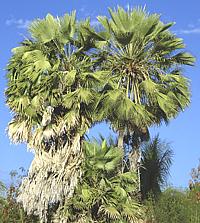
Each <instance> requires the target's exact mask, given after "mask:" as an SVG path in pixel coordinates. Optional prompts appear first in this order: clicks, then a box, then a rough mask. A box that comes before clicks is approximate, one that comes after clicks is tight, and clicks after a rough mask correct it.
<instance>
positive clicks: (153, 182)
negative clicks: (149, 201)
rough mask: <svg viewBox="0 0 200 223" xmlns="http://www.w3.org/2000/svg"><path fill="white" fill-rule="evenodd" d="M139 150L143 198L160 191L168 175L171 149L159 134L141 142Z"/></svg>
mask: <svg viewBox="0 0 200 223" xmlns="http://www.w3.org/2000/svg"><path fill="white" fill-rule="evenodd" d="M141 150H142V162H141V168H140V174H141V194H142V198H143V199H145V198H147V197H148V195H150V194H153V195H154V196H157V195H158V194H159V193H160V192H161V187H162V186H163V185H164V183H166V180H167V177H168V175H169V168H170V167H171V164H172V156H173V151H172V149H171V148H170V145H169V144H168V143H166V142H164V141H161V140H160V138H159V135H157V136H155V138H153V139H152V140H150V141H148V142H146V143H143V144H142V145H141Z"/></svg>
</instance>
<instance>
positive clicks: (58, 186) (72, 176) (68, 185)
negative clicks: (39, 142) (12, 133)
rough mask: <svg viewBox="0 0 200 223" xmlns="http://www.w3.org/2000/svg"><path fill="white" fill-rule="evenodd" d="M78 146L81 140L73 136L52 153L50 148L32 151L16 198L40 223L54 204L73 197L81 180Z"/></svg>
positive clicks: (80, 156) (52, 150) (79, 147)
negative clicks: (25, 174)
mask: <svg viewBox="0 0 200 223" xmlns="http://www.w3.org/2000/svg"><path fill="white" fill-rule="evenodd" d="M81 147H82V146H81V137H80V135H76V136H75V137H73V139H71V141H70V142H67V143H65V145H63V146H61V148H60V149H57V150H56V151H55V148H52V149H50V150H49V151H48V152H46V151H36V152H35V157H34V159H33V161H32V164H31V167H30V169H29V173H28V176H27V177H25V178H24V179H23V181H22V184H21V186H20V193H19V196H18V201H19V202H22V204H23V207H24V209H25V210H26V211H27V213H28V214H30V213H34V214H37V215H39V217H40V219H41V221H42V222H47V221H48V212H49V210H50V209H51V208H52V207H53V206H54V205H57V206H58V207H59V206H62V204H63V202H64V200H65V199H67V198H70V197H71V196H73V193H74V189H75V187H76V185H77V183H78V179H79V178H80V177H81V169H80V166H81V163H82V160H83V152H82V148H81Z"/></svg>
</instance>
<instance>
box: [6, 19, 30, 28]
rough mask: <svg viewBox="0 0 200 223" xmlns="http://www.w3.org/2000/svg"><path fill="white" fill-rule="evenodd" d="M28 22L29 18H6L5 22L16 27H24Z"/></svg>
mask: <svg viewBox="0 0 200 223" xmlns="http://www.w3.org/2000/svg"><path fill="white" fill-rule="evenodd" d="M30 23H31V21H30V20H27V19H15V18H11V19H7V20H6V22H5V24H6V25H7V26H16V27H17V28H18V29H26V28H27V27H28V26H29V24H30Z"/></svg>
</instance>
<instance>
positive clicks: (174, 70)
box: [86, 7, 194, 160]
mask: <svg viewBox="0 0 200 223" xmlns="http://www.w3.org/2000/svg"><path fill="white" fill-rule="evenodd" d="M109 13H110V18H108V17H102V16H99V17H98V20H99V22H100V24H101V25H102V26H103V27H102V29H101V30H100V31H99V32H93V31H92V30H89V29H87V28H86V30H87V31H88V33H90V34H91V35H93V36H94V37H95V38H96V39H97V41H98V45H99V46H100V47H99V49H100V55H101V56H102V55H103V57H102V58H104V59H103V62H102V66H103V67H104V69H105V70H108V71H110V76H111V77H112V78H113V81H114V82H115V84H113V85H112V86H111V85H110V86H109V87H107V88H105V90H104V94H103V96H102V98H101V100H100V102H99V109H100V111H102V112H103V113H104V114H105V113H106V114H107V120H110V122H111V123H112V125H113V127H114V129H115V130H117V131H118V132H119V143H118V145H119V146H120V147H123V138H124V135H125V133H128V134H129V135H131V134H135V132H136V133H138V132H142V133H144V134H146V133H148V127H149V126H151V125H153V124H158V125H159V124H161V123H162V122H163V121H164V122H165V123H168V122H169V121H170V119H172V118H174V117H176V116H177V114H178V113H179V112H180V111H183V110H184V108H185V107H186V106H188V104H189V102H190V92H189V82H188V79H187V78H185V77H184V76H182V73H183V72H182V65H193V63H194V57H193V56H192V55H191V54H189V53H187V52H185V51H184V48H185V45H184V43H183V40H182V39H180V38H178V37H177V36H176V35H175V34H174V33H172V32H171V31H170V30H169V28H170V27H172V25H173V23H168V24H164V23H163V22H161V21H160V15H158V14H149V13H147V12H146V11H145V9H141V8H136V9H129V10H127V11H125V10H124V9H123V8H121V7H118V8H117V10H112V9H109ZM97 47H98V46H97ZM139 144H140V143H137V144H136V145H135V147H136V151H137V148H138V147H139ZM130 158H131V157H130ZM135 160H137V159H135Z"/></svg>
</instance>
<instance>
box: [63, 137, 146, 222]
mask: <svg viewBox="0 0 200 223" xmlns="http://www.w3.org/2000/svg"><path fill="white" fill-rule="evenodd" d="M84 151H85V162H84V164H83V178H82V181H81V182H80V185H79V186H78V188H77V189H76V191H75V194H74V196H73V198H71V200H69V201H68V202H67V203H66V205H65V208H64V209H63V216H64V219H65V220H66V222H82V223H84V222H85V223H89V222H91V223H92V222H102V223H103V222H104V223H106V222H113V223H114V222H123V223H128V222H137V221H138V220H139V219H141V218H142V215H143V207H142V206H141V205H140V204H139V203H138V201H137V200H136V199H135V198H133V196H132V195H133V194H134V193H135V192H136V190H137V176H136V174H135V173H132V172H126V173H121V172H120V169H121V160H122V158H123V152H122V150H121V149H119V148H117V147H113V146H110V147H109V146H107V144H106V141H105V140H104V141H103V142H102V144H101V145H99V144H97V143H91V142H85V146H84Z"/></svg>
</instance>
